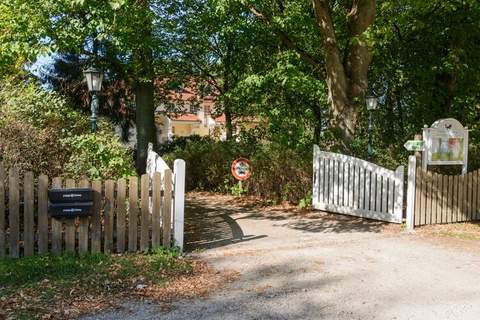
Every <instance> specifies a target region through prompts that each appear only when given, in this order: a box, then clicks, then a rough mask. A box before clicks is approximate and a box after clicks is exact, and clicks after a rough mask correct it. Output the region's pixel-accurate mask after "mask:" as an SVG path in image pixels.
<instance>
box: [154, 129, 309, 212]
mask: <svg viewBox="0 0 480 320" xmlns="http://www.w3.org/2000/svg"><path fill="white" fill-rule="evenodd" d="M163 157H164V158H165V159H166V160H167V161H168V162H172V161H173V160H174V159H176V158H181V159H184V160H185V161H186V166H187V169H186V170H187V177H186V186H187V189H188V190H194V189H199V190H211V191H221V192H232V193H234V194H236V195H240V194H251V195H257V196H260V197H262V198H265V199H273V200H277V201H280V200H286V201H290V202H293V203H297V202H298V201H299V200H300V199H301V198H304V197H305V196H306V195H307V194H308V192H309V190H310V189H311V173H312V172H311V170H312V169H311V157H312V155H311V150H304V151H302V150H300V149H285V148H284V147H283V146H279V145H278V144H273V143H268V144H261V143H252V141H251V140H250V141H248V142H247V141H240V142H228V141H214V140H211V139H208V138H203V139H199V140H194V141H190V142H189V143H187V144H185V146H183V147H182V146H180V145H179V146H178V147H176V148H175V149H174V151H173V152H170V153H168V154H165V155H163ZM239 157H246V158H249V159H250V160H251V162H252V166H253V175H252V177H251V178H250V179H249V180H247V181H244V182H243V185H242V189H240V188H239V187H238V184H237V181H236V180H235V179H234V178H233V177H232V175H231V172H230V166H231V164H232V161H233V160H235V159H236V158H239Z"/></svg>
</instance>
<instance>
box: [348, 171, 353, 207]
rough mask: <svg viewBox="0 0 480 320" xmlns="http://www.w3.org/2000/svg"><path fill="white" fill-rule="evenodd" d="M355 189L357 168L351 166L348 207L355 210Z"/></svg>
mask: <svg viewBox="0 0 480 320" xmlns="http://www.w3.org/2000/svg"><path fill="white" fill-rule="evenodd" d="M354 188H355V166H354V165H353V163H351V164H350V170H349V172H348V206H349V207H350V208H353V189H354Z"/></svg>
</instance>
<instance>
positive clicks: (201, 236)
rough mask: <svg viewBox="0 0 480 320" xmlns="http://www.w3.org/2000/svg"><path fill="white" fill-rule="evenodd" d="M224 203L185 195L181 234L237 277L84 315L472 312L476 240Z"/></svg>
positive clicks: (469, 315) (478, 270)
mask: <svg viewBox="0 0 480 320" xmlns="http://www.w3.org/2000/svg"><path fill="white" fill-rule="evenodd" d="M230 201H231V198H229V197H218V198H212V197H211V196H206V195H194V196H193V199H191V200H190V205H189V208H188V210H189V211H188V214H189V219H190V220H189V221H190V224H189V226H188V227H187V234H186V236H187V239H189V243H190V244H189V245H190V246H191V247H193V246H195V247H197V248H198V247H201V248H208V249H205V250H201V251H199V252H196V253H195V255H198V256H199V257H201V258H203V259H206V260H208V261H209V262H210V263H211V264H212V265H214V266H215V267H216V268H218V269H228V270H237V271H239V272H240V273H241V277H240V279H239V280H238V281H236V282H234V283H232V284H229V285H228V286H227V287H226V288H225V289H224V290H222V291H221V292H217V293H214V294H213V295H212V296H210V297H209V298H204V299H195V300H184V301H178V302H176V303H175V304H174V305H173V306H172V309H171V310H170V311H162V310H161V309H160V308H159V307H158V306H156V305H155V304H153V303H147V302H134V301H132V302H128V303H126V304H124V305H123V306H121V308H119V309H118V310H114V311H108V312H105V313H102V314H97V315H92V316H90V317H86V319H185V320H186V319H189V320H192V319H422V320H428V319H435V320H437V319H479V318H480V251H479V250H477V249H476V247H477V245H478V244H480V242H475V243H473V246H472V242H469V246H467V247H465V246H464V245H463V242H462V241H461V240H458V241H457V242H453V243H452V242H448V241H436V240H435V239H433V240H432V238H424V237H421V236H419V235H411V234H410V235H409V234H405V233H403V232H402V231H401V229H400V227H399V226H391V225H385V224H383V223H379V222H373V221H368V220H362V219H356V218H350V217H345V216H334V215H328V214H322V213H315V214H310V215H306V216H301V217H298V216H291V215H290V214H288V213H285V212H269V213H264V212H261V211H259V210H256V209H249V208H248V207H242V208H240V207H238V206H236V205H233V204H231V202H230ZM205 203H210V205H209V206H207V205H206V204H205ZM472 247H473V249H472Z"/></svg>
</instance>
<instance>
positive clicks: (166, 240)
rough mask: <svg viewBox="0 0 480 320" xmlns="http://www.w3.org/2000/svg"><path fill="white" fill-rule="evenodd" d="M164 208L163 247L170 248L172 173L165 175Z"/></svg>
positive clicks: (168, 171)
mask: <svg viewBox="0 0 480 320" xmlns="http://www.w3.org/2000/svg"><path fill="white" fill-rule="evenodd" d="M163 188H164V206H163V212H162V230H163V246H164V247H165V248H170V244H171V234H172V231H171V226H172V171H171V170H165V173H164V186H163Z"/></svg>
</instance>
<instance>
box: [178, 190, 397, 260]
mask: <svg viewBox="0 0 480 320" xmlns="http://www.w3.org/2000/svg"><path fill="white" fill-rule="evenodd" d="M210 200H213V199H207V198H193V199H189V201H188V202H187V203H186V209H185V212H186V215H185V243H186V245H185V247H186V250H187V251H191V250H195V249H209V248H217V247H222V246H226V245H229V244H232V243H236V242H241V241H250V240H255V239H260V238H264V237H266V236H267V235H246V234H244V232H243V230H242V229H241V227H240V225H239V224H238V222H237V221H238V220H241V219H258V220H272V221H274V222H275V224H274V226H283V227H287V228H291V229H295V230H299V231H303V232H313V233H359V232H360V233H380V232H382V231H384V230H385V227H387V226H390V225H391V224H389V223H387V222H382V221H376V220H370V219H364V218H358V217H353V216H347V215H340V214H331V213H327V212H322V211H309V212H292V210H291V209H285V210H282V209H275V210H264V209H262V208H261V207H256V208H255V207H252V206H251V205H249V206H243V205H238V204H233V203H228V201H227V202H226V201H217V202H215V203H212V201H210Z"/></svg>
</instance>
